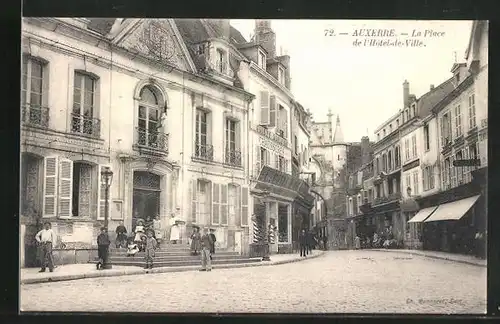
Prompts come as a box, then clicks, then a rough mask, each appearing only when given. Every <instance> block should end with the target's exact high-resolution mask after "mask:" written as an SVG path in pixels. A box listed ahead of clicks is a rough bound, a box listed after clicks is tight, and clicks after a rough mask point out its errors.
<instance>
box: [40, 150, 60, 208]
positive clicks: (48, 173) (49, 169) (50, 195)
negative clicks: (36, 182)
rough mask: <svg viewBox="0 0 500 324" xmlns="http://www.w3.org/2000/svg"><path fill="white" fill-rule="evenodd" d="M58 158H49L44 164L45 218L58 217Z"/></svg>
mask: <svg viewBox="0 0 500 324" xmlns="http://www.w3.org/2000/svg"><path fill="white" fill-rule="evenodd" d="M58 166H59V161H58V158H57V156H47V157H45V158H44V164H43V217H54V216H56V204H57V186H58V182H57V176H58V174H57V171H58V169H59V168H58Z"/></svg>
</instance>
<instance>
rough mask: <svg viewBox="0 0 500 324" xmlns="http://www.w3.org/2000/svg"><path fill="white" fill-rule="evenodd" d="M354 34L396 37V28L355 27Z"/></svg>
mask: <svg viewBox="0 0 500 324" xmlns="http://www.w3.org/2000/svg"><path fill="white" fill-rule="evenodd" d="M352 36H358V37H359V36H361V37H394V36H396V30H394V29H355V30H354V32H353V34H352Z"/></svg>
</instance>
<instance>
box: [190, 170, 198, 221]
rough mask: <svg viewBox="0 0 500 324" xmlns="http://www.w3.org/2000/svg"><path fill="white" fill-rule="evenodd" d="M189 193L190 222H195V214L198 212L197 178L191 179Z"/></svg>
mask: <svg viewBox="0 0 500 324" xmlns="http://www.w3.org/2000/svg"><path fill="white" fill-rule="evenodd" d="M189 191H190V193H191V217H190V219H191V223H193V224H196V223H197V217H196V214H197V212H198V199H197V198H198V179H192V180H191V186H190V188H189Z"/></svg>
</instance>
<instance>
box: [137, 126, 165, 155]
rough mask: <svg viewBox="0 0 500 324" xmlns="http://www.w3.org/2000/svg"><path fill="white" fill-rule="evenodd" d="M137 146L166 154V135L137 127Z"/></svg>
mask: <svg viewBox="0 0 500 324" xmlns="http://www.w3.org/2000/svg"><path fill="white" fill-rule="evenodd" d="M137 145H139V146H143V147H147V148H150V149H154V150H158V151H163V152H167V153H168V134H165V133H161V132H157V131H151V130H147V129H144V128H139V127H137Z"/></svg>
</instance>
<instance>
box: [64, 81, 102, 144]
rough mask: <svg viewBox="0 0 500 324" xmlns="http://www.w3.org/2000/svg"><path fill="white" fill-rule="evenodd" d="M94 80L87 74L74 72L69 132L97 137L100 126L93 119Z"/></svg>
mask: <svg viewBox="0 0 500 324" xmlns="http://www.w3.org/2000/svg"><path fill="white" fill-rule="evenodd" d="M95 91H96V80H95V79H94V78H93V77H91V76H90V75H88V74H84V73H81V72H75V79H74V88H73V113H72V118H71V130H72V131H73V132H76V133H81V134H87V135H95V136H98V135H99V132H100V129H99V127H100V124H99V121H98V120H97V119H94V113H95V112H94V109H95Z"/></svg>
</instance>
